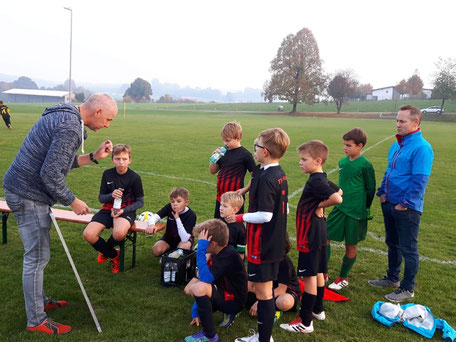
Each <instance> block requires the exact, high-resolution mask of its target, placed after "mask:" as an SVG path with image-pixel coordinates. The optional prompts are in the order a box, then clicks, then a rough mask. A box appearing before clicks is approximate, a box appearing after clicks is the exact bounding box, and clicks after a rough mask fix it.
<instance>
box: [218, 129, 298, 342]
mask: <svg viewBox="0 0 456 342" xmlns="http://www.w3.org/2000/svg"><path fill="white" fill-rule="evenodd" d="M289 144H290V139H289V137H288V135H287V133H286V132H285V131H284V130H283V129H281V128H271V129H267V130H265V131H263V132H261V133H260V135H259V136H258V138H257V139H256V140H255V144H254V153H255V159H256V160H257V161H258V162H259V163H260V165H259V167H257V168H255V169H254V173H253V175H252V180H251V187H250V193H249V200H250V201H249V212H248V213H247V214H239V215H236V216H235V218H234V217H231V218H227V221H228V222H229V221H230V220H233V219H235V220H236V221H237V222H247V260H248V280H249V281H251V282H253V283H255V284H254V288H255V289H254V291H255V295H256V297H257V298H258V335H257V334H255V335H254V337H252V338H253V339H255V338H259V340H260V341H270V340H271V339H272V336H271V333H272V326H273V324H274V315H275V305H274V296H273V290H272V285H273V281H274V280H276V279H277V275H278V272H279V264H280V262H281V261H282V259H283V256H284V255H285V232H286V225H287V210H288V183H287V177H286V175H285V172H284V171H283V170H282V168H281V167H280V165H279V161H280V159H281V158H282V156H283V155H284V154H285V152H286V150H287V148H288V145H289ZM249 338H250V337H249ZM238 340H239V341H243V339H238Z"/></svg>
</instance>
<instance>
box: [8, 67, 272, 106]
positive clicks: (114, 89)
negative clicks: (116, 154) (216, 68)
mask: <svg viewBox="0 0 456 342" xmlns="http://www.w3.org/2000/svg"><path fill="white" fill-rule="evenodd" d="M20 76H27V75H19V76H15V75H8V74H2V73H0V81H4V82H8V83H10V82H13V81H15V80H17V79H18V78H19V77H20ZM33 81H34V82H35V83H36V84H37V85H38V87H46V88H49V87H54V86H56V85H58V84H63V83H64V82H63V81H62V82H53V81H48V80H43V79H33ZM75 82H76V85H77V86H78V87H84V88H86V89H89V90H90V91H92V92H94V93H99V92H104V93H108V94H110V95H111V96H113V97H114V98H115V99H118V100H120V99H122V97H123V95H124V93H125V90H127V88H128V87H129V86H130V83H124V84H112V83H91V82H78V81H77V80H76V81H75ZM132 82H133V80H132ZM151 85H152V92H153V94H152V98H153V99H154V100H158V99H159V98H160V97H161V96H163V95H166V94H169V95H171V97H172V98H173V99H181V98H184V99H193V100H196V101H198V102H211V101H214V102H225V103H226V102H262V101H263V98H262V97H261V89H253V88H245V89H244V90H243V91H235V92H226V93H225V92H223V91H221V90H219V89H212V88H205V89H201V88H192V87H181V86H180V85H178V84H176V83H161V82H160V81H159V80H158V79H153V80H152V81H151Z"/></svg>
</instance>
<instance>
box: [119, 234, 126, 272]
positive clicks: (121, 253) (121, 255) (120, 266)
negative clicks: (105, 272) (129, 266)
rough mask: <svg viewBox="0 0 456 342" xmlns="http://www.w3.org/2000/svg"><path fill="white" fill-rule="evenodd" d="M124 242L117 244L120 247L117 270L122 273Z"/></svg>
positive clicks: (123, 267)
mask: <svg viewBox="0 0 456 342" xmlns="http://www.w3.org/2000/svg"><path fill="white" fill-rule="evenodd" d="M125 241H126V239H125V240H123V241H122V242H121V243H120V244H119V247H120V256H119V259H120V265H119V270H120V272H123V271H124V270H125Z"/></svg>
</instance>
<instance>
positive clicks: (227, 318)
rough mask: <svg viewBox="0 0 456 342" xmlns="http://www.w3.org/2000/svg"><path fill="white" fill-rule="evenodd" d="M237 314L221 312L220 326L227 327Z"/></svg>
mask: <svg viewBox="0 0 456 342" xmlns="http://www.w3.org/2000/svg"><path fill="white" fill-rule="evenodd" d="M238 315H239V313H238V314H229V313H226V312H223V316H222V321H221V322H220V323H219V327H220V328H228V327H229V326H230V325H231V324H232V323H233V322H234V319H235V318H236V317H237V316H238Z"/></svg>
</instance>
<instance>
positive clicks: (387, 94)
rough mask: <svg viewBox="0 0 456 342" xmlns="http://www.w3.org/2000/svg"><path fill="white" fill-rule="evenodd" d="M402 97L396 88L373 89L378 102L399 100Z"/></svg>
mask: <svg viewBox="0 0 456 342" xmlns="http://www.w3.org/2000/svg"><path fill="white" fill-rule="evenodd" d="M400 95H401V94H399V92H398V91H397V90H396V89H395V88H394V86H390V87H384V88H377V89H372V96H373V97H374V96H376V97H377V100H399V98H400Z"/></svg>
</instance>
